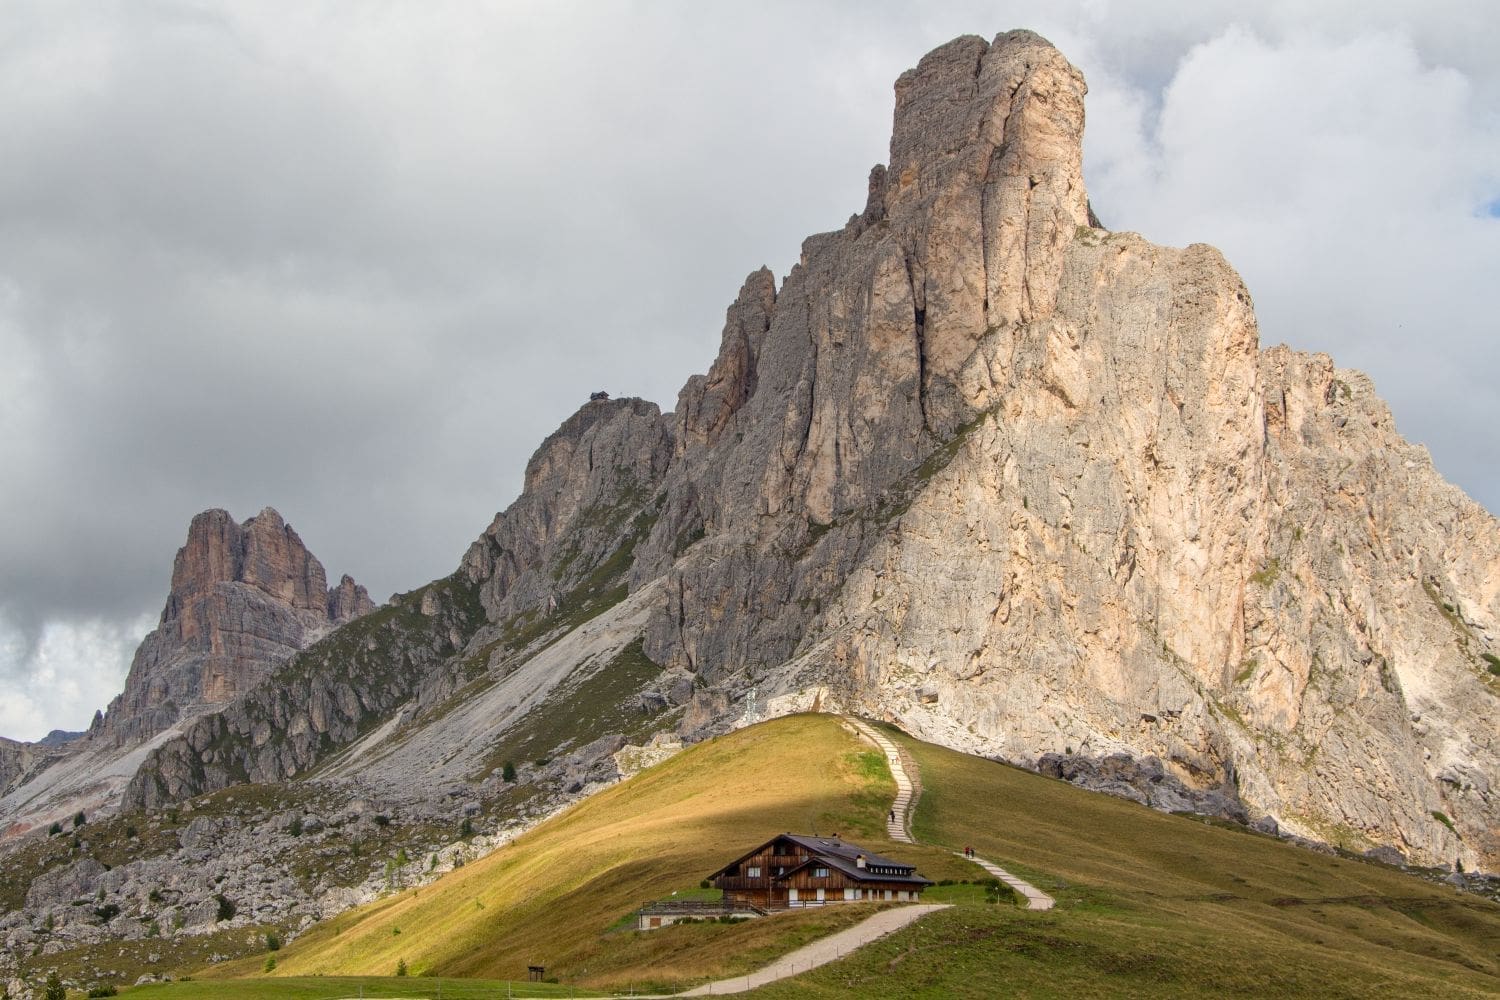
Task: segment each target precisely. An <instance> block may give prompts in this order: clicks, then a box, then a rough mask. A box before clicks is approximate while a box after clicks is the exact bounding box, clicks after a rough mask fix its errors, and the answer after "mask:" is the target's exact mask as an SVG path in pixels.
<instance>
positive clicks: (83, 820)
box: [73, 809, 88, 830]
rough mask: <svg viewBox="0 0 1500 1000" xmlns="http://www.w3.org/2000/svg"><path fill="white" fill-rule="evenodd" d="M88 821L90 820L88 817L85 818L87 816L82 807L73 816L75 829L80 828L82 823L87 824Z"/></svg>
mask: <svg viewBox="0 0 1500 1000" xmlns="http://www.w3.org/2000/svg"><path fill="white" fill-rule="evenodd" d="M87 822H88V820H87V819H86V818H85V817H84V815H83V810H82V809H80V810H78V812H77V813H76V814H75V815H74V816H73V829H75V830H76V829H78V828H79V827H80V826H82V825H83V824H85V823H87Z"/></svg>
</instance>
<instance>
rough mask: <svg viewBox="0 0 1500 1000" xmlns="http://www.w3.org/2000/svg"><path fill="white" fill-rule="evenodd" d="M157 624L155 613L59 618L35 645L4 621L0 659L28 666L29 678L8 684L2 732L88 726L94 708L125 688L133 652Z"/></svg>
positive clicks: (36, 734) (27, 733) (28, 735)
mask: <svg viewBox="0 0 1500 1000" xmlns="http://www.w3.org/2000/svg"><path fill="white" fill-rule="evenodd" d="M155 624H156V621H155V618H154V617H152V616H150V615H145V616H142V617H140V618H137V619H135V620H134V621H130V622H127V623H125V624H120V623H118V622H112V621H103V620H99V619H92V620H87V621H77V622H66V621H53V622H48V623H47V625H46V626H44V627H43V629H42V632H41V635H40V636H39V637H38V638H37V640H36V641H35V642H34V643H32V642H29V641H28V640H27V639H26V637H25V636H24V635H23V634H22V633H21V632H20V631H18V630H17V629H15V628H14V627H11V626H9V625H7V624H6V623H4V622H0V658H3V659H4V660H5V661H8V662H20V663H22V664H24V673H23V675H22V676H23V678H24V679H23V680H21V681H20V682H19V683H12V684H7V685H6V691H5V697H4V698H3V699H0V733H4V734H5V735H6V736H8V737H10V738H12V739H20V740H38V739H41V738H42V737H43V736H46V735H47V733H48V732H50V731H51V730H53V729H72V730H82V729H86V728H88V725H89V721H90V717H91V716H92V715H93V711H94V707H103V705H104V704H105V703H106V702H107V701H108V700H109V699H110V698H112V697H114V696H115V695H116V694H118V693H119V691H120V689H121V688H122V687H123V686H124V683H125V670H126V667H128V665H129V663H130V657H131V654H132V653H133V652H134V650H135V647H136V646H137V645H139V644H140V641H141V639H142V638H144V637H145V635H146V633H147V632H149V631H150V630H151V629H152V628H153V627H154V626H155Z"/></svg>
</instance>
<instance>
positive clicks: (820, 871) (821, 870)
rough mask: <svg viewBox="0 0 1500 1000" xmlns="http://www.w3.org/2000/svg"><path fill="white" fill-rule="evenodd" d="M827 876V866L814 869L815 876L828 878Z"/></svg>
mask: <svg viewBox="0 0 1500 1000" xmlns="http://www.w3.org/2000/svg"><path fill="white" fill-rule="evenodd" d="M827 877H828V869H827V868H814V869H813V878H827Z"/></svg>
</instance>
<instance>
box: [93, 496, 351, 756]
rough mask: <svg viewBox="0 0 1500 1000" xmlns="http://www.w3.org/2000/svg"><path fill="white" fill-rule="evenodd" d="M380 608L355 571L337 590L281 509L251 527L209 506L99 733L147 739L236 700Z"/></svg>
mask: <svg viewBox="0 0 1500 1000" xmlns="http://www.w3.org/2000/svg"><path fill="white" fill-rule="evenodd" d="M374 607H375V605H374V602H372V601H371V600H370V595H369V594H367V593H366V592H365V589H364V588H363V587H361V586H359V585H358V584H356V583H355V582H354V581H353V580H352V579H350V578H349V577H348V576H345V577H344V578H343V579H342V580H340V581H339V584H338V586H336V587H334V588H332V589H329V587H328V583H327V579H326V576H325V574H324V571H323V564H322V563H320V562H319V561H318V560H317V558H316V557H315V556H313V554H312V553H310V552H308V551H307V547H306V546H305V545H303V544H302V539H301V538H299V537H298V536H297V533H296V532H295V531H293V530H292V528H291V526H290V525H288V524H287V523H286V522H285V521H284V520H282V517H281V515H280V514H278V513H277V512H276V511H275V510H273V509H272V508H270V507H267V508H266V509H265V510H263V511H261V512H260V514H258V515H257V516H255V517H252V518H249V519H247V520H246V521H245V523H244V524H243V525H241V524H238V523H236V522H235V520H234V518H232V517H230V516H229V514H228V513H227V512H226V511H222V510H209V511H204V512H203V513H202V514H199V515H198V516H196V517H194V518H193V521H192V524H191V525H189V527H188V538H187V544H185V545H184V546H183V547H182V548H181V549H179V550H178V551H177V558H176V559H175V560H174V562H173V564H172V586H171V590H170V592H169V593H168V596H167V603H166V606H165V607H164V608H163V609H162V613H161V620H160V622H159V623H158V624H157V626H156V629H155V630H154V631H152V632H151V633H150V634H149V635H147V636H146V638H145V640H144V641H143V642H142V643H141V645H140V648H139V649H138V650H137V651H136V654H135V658H134V660H133V661H132V662H131V665H130V673H129V674H128V675H127V677H126V679H125V690H124V691H123V692H122V693H121V694H120V695H119V696H117V697H116V698H115V699H114V700H113V701H112V702H110V705H109V709H108V711H107V712H106V713H105V715H104V716H103V718H102V719H100V720H99V721H98V722H96V724H95V726H94V728H93V730H92V731H91V735H94V736H96V737H98V738H102V739H106V740H110V741H113V742H115V743H117V744H128V743H138V742H140V741H141V740H143V739H146V738H148V737H150V736H152V735H154V734H156V733H158V732H160V731H161V730H163V729H165V728H167V727H168V726H170V725H172V724H173V723H175V722H177V721H178V719H181V718H185V717H191V716H194V715H199V714H202V713H203V712H204V711H206V710H208V709H210V708H212V707H215V706H218V705H223V704H227V703H228V702H229V701H231V700H233V699H234V697H235V696H236V695H238V694H240V693H242V692H244V691H248V690H249V689H250V688H252V687H254V686H255V685H256V684H257V683H258V682H260V681H261V680H263V679H264V678H265V677H266V676H267V675H268V674H269V673H270V672H271V670H272V668H274V667H275V666H277V665H278V664H280V663H281V662H282V661H283V660H285V659H286V658H287V657H289V656H291V655H292V654H293V653H295V652H297V651H298V650H300V649H303V648H304V647H306V646H308V645H310V644H311V643H312V642H314V641H316V640H317V639H319V638H321V637H322V636H323V635H325V634H327V633H328V631H329V630H330V629H332V628H334V627H336V626H338V625H341V624H343V623H344V622H347V621H350V620H352V619H354V618H357V617H359V616H360V615H363V614H366V613H368V612H370V611H372V610H373V609H374Z"/></svg>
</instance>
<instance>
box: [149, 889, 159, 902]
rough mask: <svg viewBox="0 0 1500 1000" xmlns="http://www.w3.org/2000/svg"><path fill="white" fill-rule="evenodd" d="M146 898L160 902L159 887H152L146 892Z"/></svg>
mask: <svg viewBox="0 0 1500 1000" xmlns="http://www.w3.org/2000/svg"><path fill="white" fill-rule="evenodd" d="M146 898H147V899H149V900H150V901H151V902H153V903H160V902H162V895H161V890H160V889H152V890H151V891H150V892H148V893H147V894H146Z"/></svg>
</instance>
